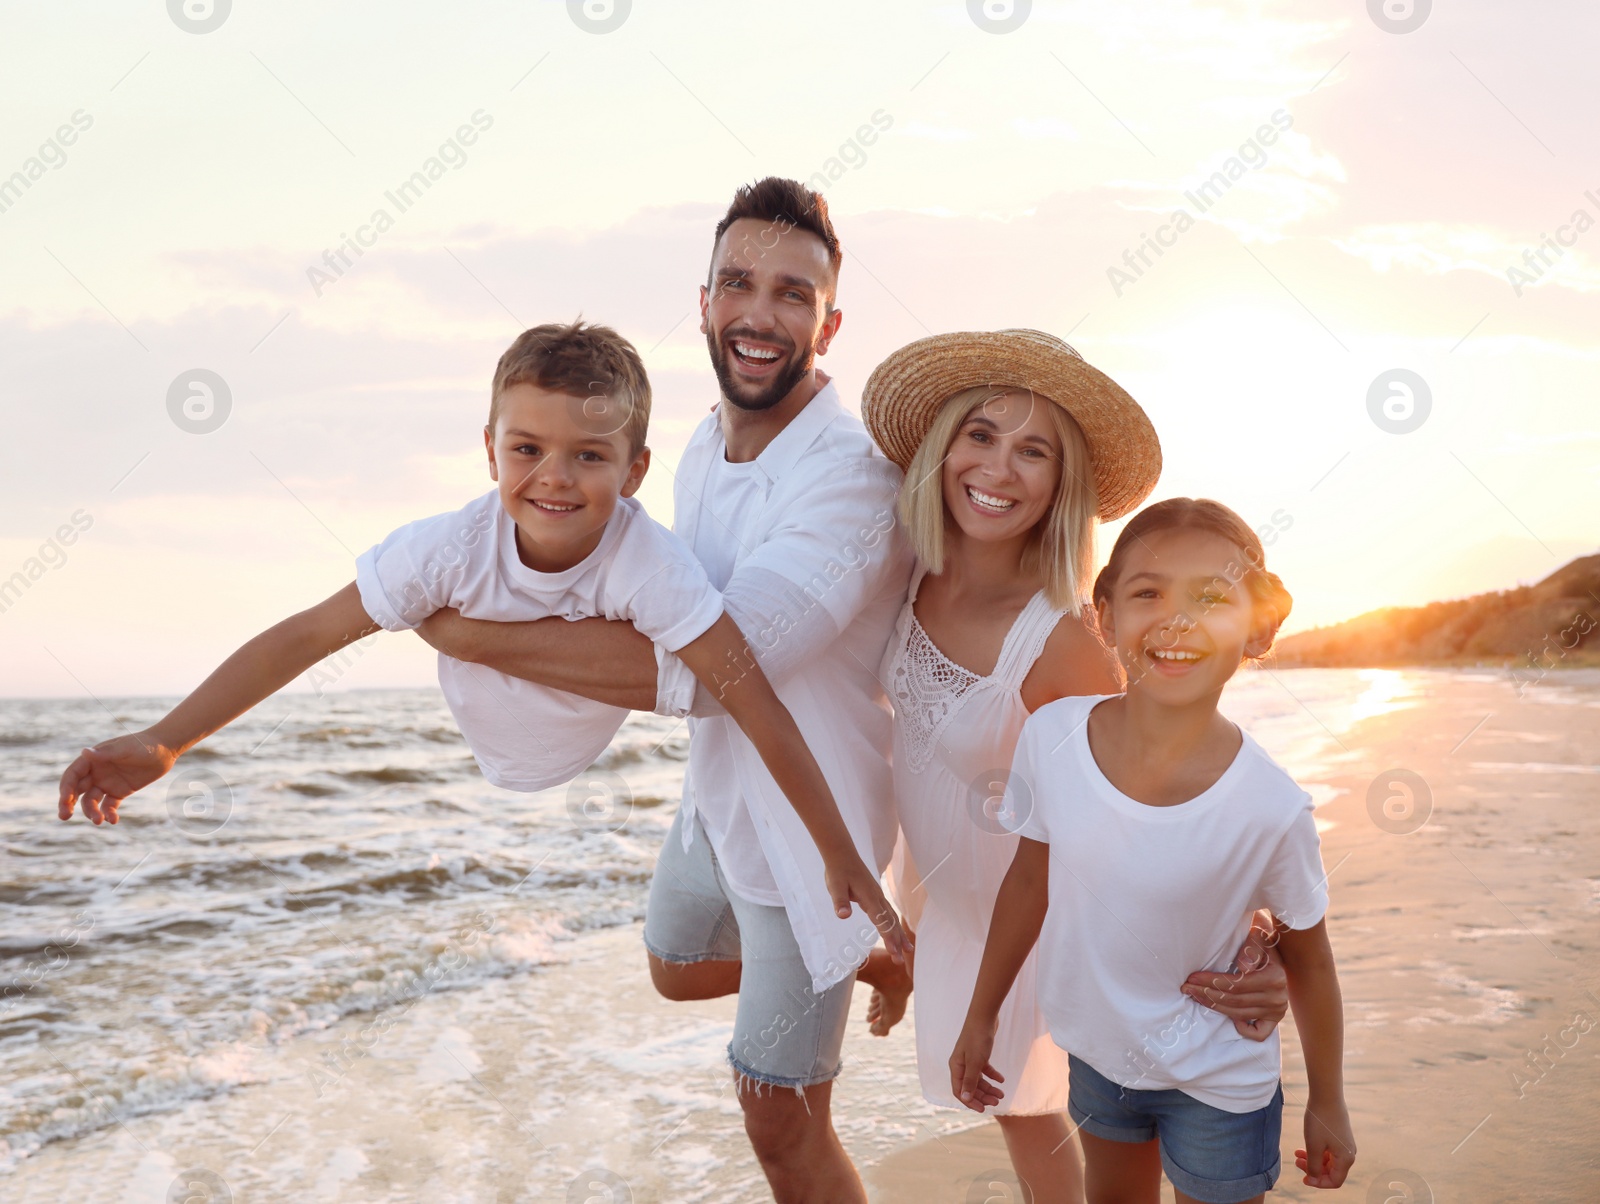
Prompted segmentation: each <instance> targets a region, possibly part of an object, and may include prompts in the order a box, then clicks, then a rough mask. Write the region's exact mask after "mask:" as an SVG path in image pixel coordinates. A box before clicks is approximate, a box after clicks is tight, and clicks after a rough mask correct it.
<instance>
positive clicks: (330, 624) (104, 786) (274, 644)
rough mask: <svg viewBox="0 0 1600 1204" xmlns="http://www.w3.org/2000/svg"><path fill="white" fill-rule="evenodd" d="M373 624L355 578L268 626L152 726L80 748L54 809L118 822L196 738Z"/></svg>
mask: <svg viewBox="0 0 1600 1204" xmlns="http://www.w3.org/2000/svg"><path fill="white" fill-rule="evenodd" d="M377 630H378V625H377V624H376V623H374V622H373V621H372V619H371V618H370V617H369V616H368V614H367V612H366V610H365V609H363V608H362V605H361V595H360V593H359V592H358V591H357V590H356V585H355V582H353V581H352V582H351V583H350V584H349V585H347V586H345V587H344V588H343V589H342V590H340V591H339V592H338V593H336V594H334V595H333V596H332V597H331V598H328V599H327V600H325V601H323V602H319V603H318V604H317V605H316V606H313V607H312V608H311V609H310V610H303V611H301V612H300V613H299V614H297V615H293V616H291V617H290V618H287V619H285V620H284V621H283V622H281V623H279V624H277V625H276V626H275V627H269V628H268V629H267V630H266V631H263V632H262V633H261V634H260V635H258V636H256V637H255V639H253V640H251V641H250V642H249V643H247V644H245V645H243V646H242V647H241V648H240V649H239V650H238V651H237V652H235V653H234V654H233V655H232V656H230V657H229V658H228V659H227V660H225V661H223V662H222V664H221V665H219V666H218V667H217V669H216V670H215V672H213V673H212V674H211V676H210V677H208V678H206V679H205V681H203V682H201V683H200V685H199V686H197V687H196V688H195V690H194V692H193V693H192V694H190V695H189V696H188V697H187V698H185V699H184V700H183V701H182V702H180V703H179V704H178V705H177V706H175V707H173V708H172V710H171V711H169V712H168V713H167V714H166V715H165V716H163V717H162V718H161V719H159V720H157V721H156V722H155V723H154V724H152V725H151V726H150V727H147V728H145V729H144V730H143V731H139V732H134V733H133V734H131V735H127V736H118V737H116V738H115V739H112V740H106V741H103V742H102V743H100V744H97V745H95V746H94V747H93V748H86V749H84V750H83V752H82V753H80V754H79V755H78V758H77V759H76V760H75V761H73V762H72V764H71V765H69V766H67V770H66V772H65V773H63V774H62V775H61V792H60V806H59V811H58V813H59V814H60V816H61V818H62V819H71V818H72V808H73V804H74V803H75V802H79V801H81V802H82V804H83V813H84V815H85V816H87V817H88V818H89V819H90V820H92V821H93V822H94V823H96V824H99V823H101V822H109V823H113V824H114V823H116V822H117V808H118V807H119V806H120V805H121V804H122V800H123V799H125V798H127V797H128V795H130V794H132V793H134V792H135V791H137V790H142V789H144V788H145V787H146V786H148V785H149V784H150V783H151V782H154V781H156V780H157V779H158V778H160V777H161V776H162V775H163V774H165V773H166V772H167V771H168V770H169V769H171V768H172V766H173V763H174V762H175V761H177V759H178V758H179V757H180V756H182V755H183V754H184V753H186V752H188V751H189V749H191V748H193V747H194V746H195V745H196V744H198V743H199V742H200V741H201V740H204V739H205V738H206V737H207V736H209V735H210V734H211V733H212V732H214V731H216V730H217V729H218V728H220V727H223V726H225V725H226V724H228V723H231V722H232V721H233V720H235V719H237V718H238V717H239V716H240V715H242V714H244V713H245V712H246V711H248V710H249V709H250V708H251V707H253V706H255V705H256V703H258V702H260V701H261V700H262V699H263V698H267V697H269V696H270V695H272V694H274V693H276V692H277V691H278V690H280V689H282V688H283V687H284V686H286V685H288V684H289V683H290V682H291V681H293V680H294V679H295V678H297V677H299V676H300V674H302V673H304V672H305V671H306V670H307V669H309V668H311V666H312V665H314V664H316V663H317V662H318V661H320V660H321V659H322V658H323V657H325V656H329V655H331V654H332V653H334V652H337V651H338V650H339V649H340V648H343V647H344V646H345V645H346V644H348V643H350V642H351V641H353V640H358V639H360V638H361V637H362V636H364V635H368V634H370V633H371V632H374V631H377Z"/></svg>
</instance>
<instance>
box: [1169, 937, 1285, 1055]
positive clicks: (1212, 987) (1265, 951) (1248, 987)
mask: <svg viewBox="0 0 1600 1204" xmlns="http://www.w3.org/2000/svg"><path fill="white" fill-rule="evenodd" d="M1235 961H1236V962H1237V963H1238V966H1239V969H1238V971H1237V972H1235V973H1232V974H1225V973H1222V972H1221V971H1217V970H1196V971H1195V972H1194V973H1193V974H1191V975H1189V977H1188V978H1187V979H1185V980H1184V983H1183V986H1182V987H1181V988H1180V990H1182V991H1183V993H1184V994H1185V995H1187V996H1188V997H1189V998H1190V999H1192V1000H1194V1001H1195V1002H1196V1003H1198V1004H1199V1005H1200V1006H1201V1007H1204V1008H1210V1009H1211V1010H1212V1011H1214V1012H1218V1013H1220V1014H1222V1015H1224V1016H1226V1017H1228V1019H1230V1020H1232V1021H1233V1027H1234V1031H1235V1032H1237V1033H1238V1034H1239V1035H1240V1036H1241V1037H1245V1038H1247V1039H1248V1040H1251V1041H1265V1040H1266V1039H1267V1038H1268V1037H1269V1036H1271V1035H1272V1032H1273V1030H1274V1029H1276V1028H1277V1027H1278V1024H1279V1022H1280V1021H1281V1020H1282V1019H1283V1018H1284V1017H1285V1016H1286V1015H1288V1014H1289V978H1288V976H1287V975H1286V974H1284V972H1283V958H1282V957H1280V956H1279V954H1278V935H1277V932H1276V930H1275V926H1274V923H1273V919H1272V915H1271V913H1270V912H1265V911H1258V912H1257V913H1256V917H1255V922H1254V923H1253V924H1252V925H1251V927H1250V935H1249V936H1248V937H1247V938H1246V939H1245V942H1244V944H1242V945H1240V946H1239V952H1238V954H1237V956H1236V957H1235Z"/></svg>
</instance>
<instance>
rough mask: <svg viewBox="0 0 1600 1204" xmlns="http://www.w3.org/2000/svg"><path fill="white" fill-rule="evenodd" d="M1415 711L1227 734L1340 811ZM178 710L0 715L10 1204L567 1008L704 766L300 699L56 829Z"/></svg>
mask: <svg viewBox="0 0 1600 1204" xmlns="http://www.w3.org/2000/svg"><path fill="white" fill-rule="evenodd" d="M1413 692H1414V686H1413V684H1412V682H1411V679H1410V678H1408V676H1407V675H1406V674H1403V673H1399V672H1391V671H1384V670H1315V669H1296V670H1281V671H1280V670H1270V671H1269V670H1253V671H1243V672H1241V673H1240V674H1239V675H1238V677H1237V678H1236V679H1235V681H1234V682H1233V683H1231V684H1230V686H1229V688H1228V692H1227V695H1226V698H1225V701H1224V707H1223V709H1224V712H1225V713H1226V714H1228V715H1229V716H1230V717H1231V718H1233V719H1234V720H1236V721H1237V722H1238V723H1240V724H1241V726H1243V727H1244V728H1245V729H1246V730H1248V731H1249V732H1250V733H1251V734H1252V735H1253V736H1254V737H1255V738H1256V739H1257V740H1258V741H1259V742H1260V743H1261V744H1262V745H1263V746H1265V747H1266V749H1267V750H1268V751H1269V752H1270V753H1271V754H1272V755H1273V756H1274V757H1276V758H1277V759H1278V760H1279V761H1280V763H1282V764H1283V765H1285V766H1286V767H1287V768H1288V769H1289V770H1290V771H1291V773H1293V774H1294V775H1295V776H1296V777H1297V779H1298V780H1300V781H1301V782H1302V784H1304V785H1305V786H1306V788H1307V789H1308V790H1310V791H1312V793H1313V795H1314V796H1315V797H1318V798H1319V799H1321V798H1325V797H1328V796H1329V794H1330V791H1329V788H1327V787H1326V786H1323V785H1321V784H1320V782H1319V778H1321V777H1326V776H1327V775H1328V774H1329V773H1330V771H1331V769H1332V768H1333V767H1334V766H1336V765H1337V764H1338V763H1339V762H1340V761H1341V759H1342V758H1343V756H1344V755H1345V754H1344V752H1343V751H1342V748H1341V744H1340V739H1339V737H1340V734H1341V733H1342V732H1345V731H1348V730H1349V728H1350V727H1351V726H1352V725H1353V724H1354V723H1355V722H1357V721H1358V720H1360V719H1362V718H1366V717H1369V716H1371V715H1375V714H1381V713H1383V712H1384V711H1386V710H1392V709H1394V708H1397V707H1403V706H1406V705H1409V702H1410V698H1411V696H1412V694H1413ZM174 701H175V700H174V699H171V698H123V699H114V700H94V699H52V700H37V701H34V700H0V850H3V851H0V1198H11V1196H10V1193H8V1192H7V1189H6V1187H5V1182H6V1179H7V1177H8V1176H11V1175H15V1174H17V1173H18V1171H19V1169H20V1168H24V1167H25V1165H26V1164H27V1163H28V1161H29V1160H30V1159H34V1158H37V1157H38V1156H39V1155H40V1152H41V1151H43V1150H46V1149H47V1148H48V1147H51V1146H52V1145H54V1144H55V1143H83V1142H88V1141H91V1140H92V1139H93V1138H94V1137H95V1135H97V1134H103V1133H104V1131H105V1130H107V1129H111V1128H114V1127H117V1126H125V1125H127V1124H128V1122H129V1121H130V1120H131V1118H135V1117H145V1116H150V1115H153V1114H163V1113H171V1112H176V1111H179V1110H183V1109H194V1108H195V1106H196V1103H197V1101H208V1100H209V1101H216V1100H217V1099H219V1098H220V1097H228V1096H234V1095H238V1094H241V1093H250V1092H252V1091H258V1090H264V1089H265V1088H264V1086H263V1084H264V1083H266V1082H267V1081H268V1080H270V1078H271V1077H272V1075H271V1070H270V1064H271V1055H272V1051H273V1050H274V1049H281V1048H283V1047H285V1046H286V1045H287V1044H289V1043H293V1042H295V1041H296V1040H297V1039H300V1038H303V1037H304V1036H305V1035H307V1034H312V1033H316V1032H318V1031H319V1030H329V1029H333V1028H334V1027H335V1026H339V1025H340V1024H341V1023H342V1022H345V1021H346V1020H347V1018H350V1017H353V1016H360V1017H365V1018H369V1021H370V1020H371V1019H376V1020H378V1021H382V1020H383V1018H384V1017H390V1018H391V1019H393V1018H396V1017H401V1016H404V1015H405V1014H406V1013H407V1012H408V1011H409V1010H410V1009H411V1008H413V1007H414V1006H415V1005H416V1004H417V1001H418V1000H419V999H438V998H441V997H445V996H449V997H450V998H452V999H453V1000H454V1001H455V1003H456V1005H458V1006H459V1007H461V1008H468V1007H469V1006H470V1003H471V1000H472V997H473V996H474V995H475V994H479V993H483V992H488V991H498V992H499V995H498V996H496V998H497V999H498V998H505V999H510V1000H514V1001H515V1006H516V1007H519V1008H525V1009H527V1012H528V1013H529V1014H530V1015H531V1014H536V1013H541V1012H547V1011H554V1010H557V1005H558V997H560V996H562V995H564V994H565V993H568V992H569V990H570V984H569V983H566V982H565V981H564V973H565V968H566V967H568V966H569V965H570V964H572V963H573V962H574V959H575V954H577V953H581V950H582V947H583V942H585V941H589V940H594V939H596V938H597V937H598V936H600V935H602V934H606V933H613V934H614V933H615V932H616V931H617V930H619V929H626V928H629V927H630V926H635V925H637V923H638V922H639V921H640V920H641V919H642V916H643V914H644V907H645V900H646V897H647V893H648V888H649V883H650V876H651V872H652V867H653V865H654V862H655V855H656V851H657V850H658V849H659V847H660V846H661V843H662V840H663V837H664V836H665V834H666V831H667V829H668V827H669V825H670V824H671V821H672V817H673V814H674V811H675V809H676V807H677V805H678V802H679V798H680V793H681V788H682V782H683V771H684V764H685V760H686V757H687V755H688V743H689V742H688V731H687V728H686V726H685V725H684V723H683V722H682V721H674V720H669V719H664V718H660V717H657V716H654V715H634V716H632V717H631V718H629V719H628V721H627V722H626V723H624V725H623V726H622V728H621V730H620V731H619V732H618V734H617V736H616V738H615V739H614V740H613V741H612V743H611V745H610V747H609V748H608V749H607V750H606V752H605V754H604V755H603V756H602V757H601V758H600V760H599V761H597V762H596V763H595V765H594V766H593V767H592V768H591V769H590V770H589V771H587V772H586V773H585V774H583V775H581V776H580V777H579V778H578V779H577V780H575V781H574V782H573V783H571V784H570V785H568V786H563V787H560V788H556V789H550V790H545V791H541V792H539V793H536V794H517V793H513V792H510V791H505V790H501V789H498V788H496V787H494V786H491V785H490V784H489V783H487V782H486V781H485V780H484V779H483V777H482V776H481V775H480V773H479V772H478V769H477V767H476V765H475V764H474V762H473V759H472V756H471V754H470V752H469V751H468V749H467V747H466V745H465V743H464V742H463V740H462V738H461V736H460V734H459V733H458V731H457V730H456V728H455V726H454V723H453V722H452V720H451V716H450V713H449V711H448V709H447V707H446V705H445V703H444V700H443V698H442V696H441V695H440V694H439V692H438V691H437V690H435V689H407V690H375V691H349V692H343V693H332V692H330V693H326V694H323V695H321V696H319V695H316V694H282V695H279V696H277V697H274V698H272V699H270V700H268V701H267V702H265V703H263V704H262V705H261V706H259V707H257V708H256V709H255V710H254V711H252V712H250V713H249V714H248V715H246V716H245V717H244V718H242V719H240V720H239V721H238V722H236V723H234V724H233V725H231V726H230V727H228V728H226V729H224V730H223V731H221V732H219V733H217V734H216V735H215V736H213V737H212V738H211V739H209V740H207V741H206V742H204V743H203V744H202V745H200V746H198V747H197V748H195V749H194V750H193V751H192V752H190V753H189V754H188V755H187V756H186V757H185V758H184V759H183V761H182V762H180V764H179V768H178V770H176V771H175V772H174V774H173V775H171V776H170V777H169V778H168V779H164V780H163V781H161V782H159V783H156V784H155V785H153V786H152V787H150V788H149V789H147V790H145V791H144V792H142V793H140V794H138V795H135V796H133V797H132V798H130V799H129V800H127V801H126V802H125V803H124V804H123V807H122V810H121V820H120V822H119V823H118V824H117V825H115V826H111V825H103V826H100V827H96V826H94V825H91V824H90V823H88V822H87V821H85V820H84V819H83V818H82V817H81V816H78V817H75V818H74V819H72V821H71V822H68V823H62V822H60V821H59V819H58V818H57V815H56V807H57V781H58V778H59V777H60V774H61V772H62V770H63V769H64V768H65V766H66V765H67V764H68V763H69V762H70V761H71V759H72V758H73V757H74V756H75V755H76V753H77V752H78V750H79V749H80V748H81V747H83V746H84V745H85V744H89V743H94V742H97V741H99V740H102V739H105V738H107V737H109V736H112V735H115V734H118V733H121V732H127V731H133V730H137V729H138V728H141V727H143V726H145V725H147V724H149V723H151V722H152V721H154V720H155V719H157V718H158V717H159V716H160V715H162V714H163V713H164V712H165V711H166V710H167V709H168V708H169V707H170V706H171V705H172V704H173V702H174ZM576 960H578V961H581V960H582V958H581V957H578V958H577V959H576ZM629 964H630V965H632V966H633V967H634V969H633V971H632V972H634V973H636V974H637V975H638V977H639V979H640V981H641V983H642V982H644V981H645V977H646V976H645V968H644V963H643V958H642V955H641V956H639V958H638V960H637V962H636V963H634V962H630V963H629ZM508 984H509V986H511V987H513V988H514V989H512V990H508ZM484 998H488V996H484ZM364 1023H367V1027H369V1028H370V1027H371V1024H370V1022H364ZM725 1040H726V1035H725V1034H722V1035H720V1036H715V1039H714V1040H711V1039H708V1041H707V1043H706V1049H707V1050H709V1051H710V1052H709V1053H707V1054H706V1056H707V1057H708V1058H713V1059H714V1057H715V1054H716V1052H717V1046H718V1043H719V1042H721V1041H725ZM902 1056H909V1055H907V1054H902ZM311 1073H312V1075H313V1077H315V1075H316V1074H318V1073H321V1074H325V1075H327V1076H330V1077H331V1078H332V1079H333V1080H335V1081H336V1080H337V1079H338V1077H339V1076H340V1074H341V1068H340V1065H339V1064H338V1062H337V1059H332V1058H324V1060H323V1064H322V1066H321V1068H320V1070H319V1069H313V1071H312V1072H311ZM676 1073H677V1072H676V1071H673V1070H671V1069H670V1068H668V1069H667V1070H666V1071H664V1072H663V1074H664V1076H665V1077H666V1078H668V1079H670V1078H672V1077H673V1076H674V1075H675V1074H676ZM719 1073H720V1071H719ZM616 1076H617V1081H616V1083H615V1084H613V1085H611V1086H614V1087H615V1088H616V1089H617V1090H618V1091H622V1090H624V1089H625V1087H624V1083H625V1080H627V1079H628V1078H629V1076H628V1074H627V1072H626V1071H625V1070H624V1069H622V1068H620V1067H619V1068H618V1069H617V1071H616ZM912 1081H914V1080H911V1079H908V1080H907V1082H908V1084H909V1083H910V1082H912ZM594 1089H595V1090H599V1091H604V1090H606V1089H608V1085H607V1084H598V1085H596V1086H595V1088H594ZM725 1110H726V1109H725ZM202 1111H203V1109H202ZM726 1127H727V1128H728V1130H729V1135H730V1140H734V1141H737V1140H739V1134H738V1133H737V1131H736V1130H737V1120H736V1119H729V1120H728V1121H727V1124H726ZM890 1136H893V1134H891V1135H890ZM52 1198H54V1197H52ZM108 1198H109V1197H108ZM197 1198H198V1197H197ZM258 1198H270V1197H267V1196H260V1197H258ZM683 1198H690V1196H689V1195H688V1194H686V1195H685V1196H684V1197H683Z"/></svg>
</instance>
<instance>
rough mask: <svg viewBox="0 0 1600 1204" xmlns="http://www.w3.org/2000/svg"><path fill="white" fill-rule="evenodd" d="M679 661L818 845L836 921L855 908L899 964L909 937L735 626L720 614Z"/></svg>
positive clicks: (785, 710)
mask: <svg viewBox="0 0 1600 1204" xmlns="http://www.w3.org/2000/svg"><path fill="white" fill-rule="evenodd" d="M677 656H678V658H679V659H680V660H682V661H683V663H684V664H686V665H688V666H689V668H690V669H691V670H693V672H694V675H695V676H696V677H698V678H699V679H700V681H701V683H702V684H704V685H705V687H706V688H707V689H708V690H710V691H711V693H712V694H713V695H715V697H716V699H717V701H718V702H720V703H721V704H722V705H723V707H724V708H725V709H726V710H727V712H728V714H729V715H731V716H732V717H733V720H734V722H735V723H737V724H738V725H739V728H740V730H741V731H743V732H744V734H745V735H746V736H748V737H749V738H750V743H751V744H753V745H755V747H756V751H757V752H758V753H760V754H761V759H762V760H763V761H764V762H766V766H767V769H768V771H769V772H770V773H771V774H772V777H773V780H774V781H776V782H777V783H778V787H779V789H781V790H782V791H783V793H784V794H785V795H786V796H787V797H788V799H789V804H790V806H792V807H793V808H794V809H795V813H796V814H797V815H799V817H800V821H801V822H802V823H804V824H805V826H806V831H807V832H809V833H810V834H811V839H812V840H813V841H815V842H816V845H817V851H818V852H820V853H821V854H822V863H823V865H824V867H825V868H826V871H827V883H828V894H829V895H831V896H832V898H833V905H834V909H835V911H836V912H837V913H838V915H839V918H840V919H844V918H846V917H848V916H849V914H850V904H851V902H852V901H854V902H856V903H859V904H861V909H862V910H863V911H865V912H866V913H867V915H868V917H869V918H870V919H871V920H872V922H873V924H874V925H875V926H876V927H877V929H878V931H879V932H881V933H882V934H883V943H884V945H885V946H886V947H887V948H888V950H889V955H890V956H891V957H893V958H894V960H895V961H904V960H905V951H906V950H907V949H908V948H909V947H910V944H911V942H910V939H909V938H908V937H907V936H906V933H905V930H904V929H903V928H901V926H900V918H899V917H898V916H897V915H895V912H894V908H893V907H891V906H890V905H889V900H888V899H887V898H886V897H885V895H884V893H883V886H882V884H881V883H880V882H879V881H878V875H877V874H876V873H874V872H873V870H872V868H871V867H870V866H868V865H867V863H866V862H864V861H863V860H862V859H861V854H860V853H859V852H857V851H856V845H855V841H854V840H853V839H852V838H851V836H850V829H849V828H847V827H846V826H845V822H844V817H843V816H842V815H840V814H839V806H838V804H837V803H836V802H835V801H834V797H833V792H832V791H831V790H829V789H828V781H827V779H826V778H825V777H824V776H823V774H822V769H821V767H820V766H819V765H818V764H817V759H816V758H815V757H814V756H812V754H811V750H810V749H809V748H807V747H806V742H805V740H804V738H803V737H802V736H801V735H800V728H799V727H798V726H797V725H796V724H795V721H794V716H793V715H791V714H790V713H789V708H788V707H786V706H784V705H783V702H782V700H781V699H779V697H778V695H777V694H776V693H775V692H774V691H773V689H772V683H771V682H769V681H768V680H767V676H766V674H765V673H763V672H762V671H761V666H760V665H758V664H757V663H756V659H755V656H754V654H752V653H751V651H750V647H749V645H748V644H746V643H745V639H744V636H743V634H741V633H740V631H739V627H738V624H736V623H735V622H734V621H733V620H732V619H731V618H729V617H728V616H727V615H726V614H724V615H723V616H722V617H721V618H720V619H718V620H717V621H716V622H715V623H713V624H712V625H711V627H710V628H709V629H707V631H706V632H705V634H703V635H701V636H700V637H699V638H698V639H696V640H694V641H692V642H691V643H689V644H687V645H685V646H684V647H683V648H680V649H679V650H678V652H677Z"/></svg>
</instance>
